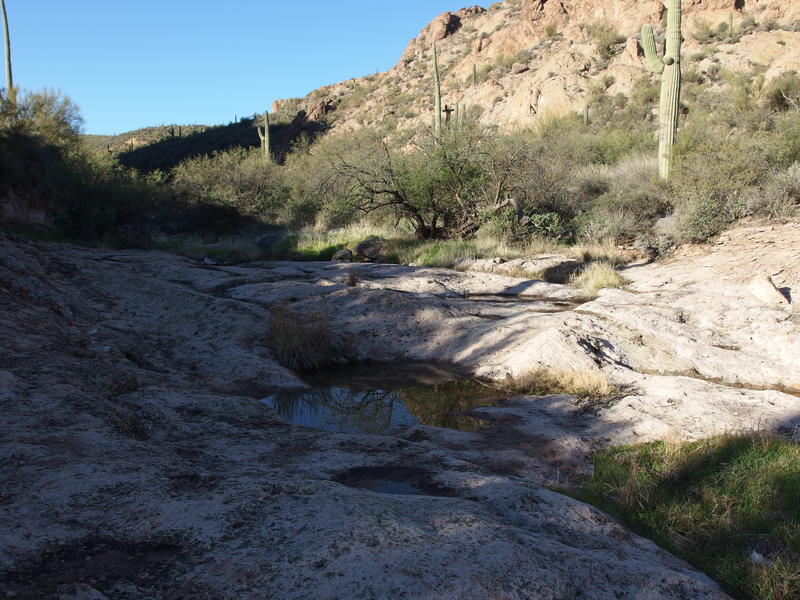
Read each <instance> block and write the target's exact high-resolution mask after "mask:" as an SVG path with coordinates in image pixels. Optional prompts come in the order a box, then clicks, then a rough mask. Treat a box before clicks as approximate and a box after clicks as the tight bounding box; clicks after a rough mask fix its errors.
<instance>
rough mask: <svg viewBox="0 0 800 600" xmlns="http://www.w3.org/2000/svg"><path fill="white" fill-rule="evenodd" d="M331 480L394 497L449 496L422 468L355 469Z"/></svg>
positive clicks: (446, 490)
mask: <svg viewBox="0 0 800 600" xmlns="http://www.w3.org/2000/svg"><path fill="white" fill-rule="evenodd" d="M333 480H334V481H336V482H338V483H341V484H344V485H346V486H349V487H353V488H358V489H362V490H369V491H370V492H377V493H379V494H393V495H395V496H452V495H453V492H452V490H450V489H448V488H446V487H444V486H442V485H440V484H438V483H437V482H435V481H434V480H433V479H432V478H431V476H430V475H429V473H427V472H426V471H425V470H423V469H419V468H414V467H406V466H402V465H388V466H383V467H355V468H353V469H349V470H347V471H344V472H342V473H339V475H337V476H336V477H334V479H333Z"/></svg>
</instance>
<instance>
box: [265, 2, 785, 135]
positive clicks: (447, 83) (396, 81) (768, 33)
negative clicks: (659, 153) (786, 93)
mask: <svg viewBox="0 0 800 600" xmlns="http://www.w3.org/2000/svg"><path fill="white" fill-rule="evenodd" d="M683 9H684V37H685V38H686V41H685V43H684V46H683V59H684V72H685V73H690V74H692V75H694V77H695V79H696V78H697V77H702V78H704V79H706V80H707V81H708V82H709V84H710V85H717V84H715V83H714V82H715V81H718V80H719V79H718V77H717V75H718V74H719V73H721V72H724V70H729V71H732V72H736V73H747V72H756V73H760V74H763V75H764V79H765V81H766V82H769V81H770V80H771V79H773V78H775V77H777V76H779V75H780V74H781V73H784V72H786V71H789V70H798V69H800V2H797V1H795V0H684V1H683ZM664 12H665V9H664V7H663V5H662V3H661V2H660V1H659V0H608V1H604V2H597V1H596V0H505V1H504V2H498V3H496V4H493V5H492V6H491V7H489V9H488V10H487V9H483V8H481V7H478V6H473V7H470V8H463V9H461V10H458V11H455V12H446V13H443V14H441V15H439V16H438V17H436V18H435V19H434V20H433V21H432V22H431V23H430V24H429V25H428V26H427V27H425V29H423V30H422V31H421V32H420V34H419V35H418V36H417V37H416V38H415V39H413V40H412V41H411V42H410V43H409V45H408V47H407V48H406V51H405V52H404V53H403V55H402V56H401V57H400V60H399V61H398V63H397V64H396V65H395V66H394V67H393V68H392V69H390V70H389V71H387V72H386V73H380V74H375V75H369V76H367V77H363V78H360V79H353V80H348V81H344V82H341V83H337V84H334V85H330V86H326V87H323V88H320V89H318V90H315V91H313V92H312V93H310V94H309V95H308V96H307V97H305V98H302V99H297V98H295V99H289V100H278V101H276V102H275V103H274V104H273V107H272V108H273V111H275V112H277V113H279V114H288V115H293V114H295V113H297V112H298V111H301V110H302V111H304V113H305V115H304V116H305V117H307V118H308V119H310V120H326V121H328V122H329V123H331V124H332V126H333V128H334V130H336V129H338V130H354V129H358V128H360V127H363V126H368V125H371V124H376V123H384V124H390V125H392V124H395V125H397V126H399V127H401V128H403V127H416V128H422V127H426V126H428V125H429V123H430V121H431V118H432V117H431V104H432V101H431V95H432V79H433V78H432V75H431V47H432V43H433V42H436V43H437V47H438V52H439V64H440V69H441V72H442V86H443V90H442V91H443V102H444V103H445V104H446V105H447V106H449V107H453V106H454V105H455V104H456V103H461V104H464V105H467V106H479V107H480V108H481V109H482V116H481V119H482V121H483V122H484V123H486V124H495V125H500V126H502V127H505V128H509V127H515V126H526V125H530V124H532V123H534V122H535V121H536V119H539V118H541V117H542V116H543V115H548V114H550V115H552V114H556V115H559V114H564V113H566V112H569V111H582V110H583V109H584V107H585V106H586V105H587V103H589V99H590V96H591V94H592V90H593V89H596V87H597V86H598V84H599V82H602V85H603V87H605V88H607V89H606V93H608V94H611V95H616V94H619V93H622V94H626V95H628V94H630V92H631V91H632V89H633V88H634V86H635V85H636V84H637V82H640V81H641V80H642V78H643V77H645V78H648V77H650V76H651V75H650V72H649V71H648V70H647V68H646V66H645V63H644V59H643V52H642V49H641V45H640V40H639V35H640V34H639V31H640V29H641V26H642V25H643V24H645V23H651V24H653V25H654V27H655V29H656V33H657V34H658V33H659V32H663V17H664ZM731 17H732V19H733V30H732V31H731V30H730V29H729V22H730V19H731Z"/></svg>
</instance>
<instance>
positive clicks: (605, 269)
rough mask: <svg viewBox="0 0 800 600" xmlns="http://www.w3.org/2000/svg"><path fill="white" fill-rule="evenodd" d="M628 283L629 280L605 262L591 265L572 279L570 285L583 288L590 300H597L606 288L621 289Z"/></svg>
mask: <svg viewBox="0 0 800 600" xmlns="http://www.w3.org/2000/svg"><path fill="white" fill-rule="evenodd" d="M626 283H628V280H627V279H625V278H624V277H623V276H622V275H620V274H619V272H618V271H617V270H616V269H615V268H614V267H613V266H611V265H610V264H608V263H605V262H594V263H591V264H590V265H589V266H588V267H586V268H585V269H583V270H582V271H581V272H580V273H577V274H575V275H574V276H573V277H572V278H571V279H570V285H573V286H575V287H578V288H581V289H582V290H583V292H584V294H585V295H586V297H588V298H596V297H597V293H598V292H599V291H600V290H602V289H604V288H620V287H622V286H623V285H625V284H626Z"/></svg>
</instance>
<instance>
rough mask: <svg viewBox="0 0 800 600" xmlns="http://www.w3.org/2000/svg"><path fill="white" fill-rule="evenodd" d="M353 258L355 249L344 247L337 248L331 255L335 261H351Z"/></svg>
mask: <svg viewBox="0 0 800 600" xmlns="http://www.w3.org/2000/svg"><path fill="white" fill-rule="evenodd" d="M352 260H353V251H352V250H350V249H349V248H342V249H341V250H337V251H336V252H335V253H334V255H333V256H332V257H331V261H333V262H350V261H352Z"/></svg>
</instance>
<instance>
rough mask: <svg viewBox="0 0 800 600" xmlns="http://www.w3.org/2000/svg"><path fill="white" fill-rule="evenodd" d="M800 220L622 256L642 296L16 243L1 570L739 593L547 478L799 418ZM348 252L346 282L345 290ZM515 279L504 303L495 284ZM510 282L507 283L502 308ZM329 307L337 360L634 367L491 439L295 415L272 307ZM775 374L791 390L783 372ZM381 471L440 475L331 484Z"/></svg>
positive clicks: (152, 593) (308, 594)
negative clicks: (670, 440) (274, 344)
mask: <svg viewBox="0 0 800 600" xmlns="http://www.w3.org/2000/svg"><path fill="white" fill-rule="evenodd" d="M798 265H800V226H799V225H798V224H788V225H784V226H774V227H754V226H753V227H749V228H740V229H737V230H734V231H732V232H730V233H728V234H727V235H726V239H725V240H724V243H723V244H720V245H716V246H710V247H696V248H688V249H685V250H682V251H681V252H680V253H679V254H677V255H676V256H675V257H673V258H671V259H670V260H668V261H665V262H662V263H657V264H650V265H639V266H631V267H629V268H627V269H626V270H625V276H626V277H627V278H628V279H630V280H631V281H632V283H631V285H630V286H629V288H627V289H625V290H609V291H604V292H602V293H601V294H600V297H599V298H598V299H596V300H593V301H591V302H585V303H580V301H579V298H578V296H579V294H578V292H577V290H573V289H571V288H569V287H567V286H561V285H556V284H549V283H544V282H541V281H530V280H524V279H515V278H511V277H507V276H504V275H499V274H495V273H482V272H454V271H447V270H442V269H424V268H415V267H403V266H393V265H379V264H363V265H361V264H359V265H342V264H335V263H252V264H249V265H240V266H214V265H206V264H202V263H197V262H194V261H190V260H187V259H183V258H180V257H176V256H173V255H169V254H166V253H160V252H145V251H114V252H109V251H100V250H91V249H84V248H78V247H73V246H67V245H58V244H44V243H38V242H30V241H23V240H17V239H9V238H0V414H1V415H2V417H1V418H2V438H0V538H1V539H2V544H0V588H2V589H3V590H4V591H7V592H10V593H11V594H16V595H15V596H14V595H12V596H10V597H16V598H31V599H33V598H36V599H40V598H50V597H54V598H72V599H76V598H82V599H88V598H114V599H117V598H121V599H145V598H147V599H154V598H165V599H166V598H169V599H174V598H215V599H216V598H276V599H277V598H314V599H323V598H403V597H406V598H430V599H434V598H436V599H442V598H453V599H456V598H458V599H473V598H474V599H484V598H514V599H516V598H520V599H521V598H537V599H538V598H548V599H556V598H582V599H588V598H596V599H606V598H630V599H633V598H636V599H646V598H653V599H656V598H676V599H677V598H685V599H690V598H691V599H694V598H725V595H724V594H723V593H722V592H721V591H720V590H719V589H718V588H717V586H716V585H715V584H714V583H713V582H711V581H710V580H708V578H706V577H705V576H704V575H702V574H700V573H697V572H696V571H694V570H692V569H691V568H690V567H688V566H687V565H686V564H684V563H682V562H681V561H679V560H677V559H675V558H674V557H672V556H670V555H668V554H667V553H666V552H664V551H662V550H660V549H659V548H657V547H656V546H655V545H654V544H652V543H650V542H648V541H645V540H643V539H641V538H639V537H637V536H635V535H633V534H632V533H630V532H628V531H627V530H626V529H625V528H623V527H622V526H620V525H619V524H617V523H616V522H615V521H614V520H613V519H611V518H609V517H607V516H605V515H603V514H602V513H600V512H599V511H597V510H595V509H593V508H590V507H588V506H586V505H584V504H582V503H580V502H577V501H575V500H572V499H570V498H567V497H565V496H561V495H558V494H555V493H553V492H550V491H548V490H546V489H545V488H543V487H542V485H543V484H544V483H554V482H562V483H563V482H564V481H565V480H566V479H569V478H570V477H572V476H574V475H576V474H580V473H585V472H588V471H589V470H590V461H589V457H590V452H591V450H592V449H594V448H596V447H599V446H604V445H608V444H615V443H621V442H630V441H636V440H652V439H658V438H662V437H665V436H678V437H685V438H695V437H699V436H706V435H710V434H714V433H719V432H723V431H730V430H735V429H739V428H751V427H754V426H759V427H778V428H785V429H787V430H791V429H792V428H794V427H795V426H796V425H797V424H798V423H800V398H798V397H797V396H795V395H792V394H789V393H786V390H789V389H791V388H794V389H797V388H798V386H800V360H798V357H800V335H798V334H800V312H798V311H797V310H796V305H795V303H794V301H793V302H792V303H787V304H769V303H764V302H763V301H761V300H759V299H758V298H757V297H755V296H754V295H753V294H752V293H751V292H750V291H749V290H748V286H749V284H750V282H751V280H752V279H753V277H755V276H757V275H767V276H770V277H771V278H772V280H773V281H774V283H775V285H776V286H777V288H778V289H780V290H781V293H783V294H785V295H786V296H787V299H788V298H790V297H791V296H792V295H793V294H794V295H795V296H796V295H797V294H798V290H800V267H798ZM347 270H356V271H357V272H358V278H359V281H358V283H357V285H355V286H347V285H345V284H343V283H342V281H343V278H344V276H345V272H346V271H347ZM504 296H505V298H504ZM498 298H499V299H500V300H502V301H498ZM276 303H284V304H286V305H288V306H289V307H291V308H292V309H293V310H294V311H295V312H296V313H297V314H299V315H303V314H304V313H306V312H311V311H322V312H325V313H326V314H327V315H328V318H329V321H330V328H331V330H332V332H333V334H334V335H335V336H336V338H337V339H338V340H339V342H340V343H341V348H342V355H341V357H342V358H343V359H348V360H354V359H358V360H364V359H372V360H394V361H408V360H425V361H442V362H452V363H456V364H457V365H458V366H460V367H461V368H463V369H465V370H470V371H473V372H475V373H478V374H482V375H485V376H490V377H495V378H503V377H505V376H506V374H510V375H519V374H522V373H524V372H525V371H528V370H530V369H533V368H535V367H537V366H551V367H557V368H561V369H564V368H572V369H598V370H602V371H603V372H605V373H607V374H608V376H609V377H610V378H611V379H612V380H614V381H616V382H618V383H623V384H627V385H629V386H630V388H629V395H628V396H626V397H624V398H622V399H619V400H617V401H615V402H613V403H611V404H610V405H608V406H605V407H596V408H595V409H593V410H589V411H587V410H584V409H583V408H581V407H579V406H578V405H577V404H576V403H575V401H574V400H573V399H571V398H570V397H568V396H563V395H554V396H547V397H544V398H534V397H518V398H512V399H509V400H508V401H507V402H504V403H501V405H500V406H497V407H494V408H486V409H477V410H476V413H480V414H481V415H483V416H484V418H486V420H488V421H489V422H490V425H489V426H488V427H487V428H485V429H481V430H478V431H475V432H469V433H465V432H456V431H450V430H443V429H437V428H433V427H425V426H415V427H410V428H408V429H406V430H402V431H398V432H394V433H393V434H392V435H372V436H369V435H345V434H332V433H326V432H323V431H317V430H311V429H306V428H301V427H296V426H293V425H290V424H287V423H285V422H283V421H282V420H281V419H279V418H278V417H277V415H275V414H274V413H272V412H271V411H270V410H269V409H268V408H266V407H265V406H264V405H263V404H262V403H260V402H258V400H257V399H258V398H261V397H264V396H266V395H267V394H268V393H270V392H273V391H277V390H287V389H300V388H302V387H304V385H305V384H304V383H302V382H301V381H300V380H299V379H298V378H297V377H296V376H295V375H294V373H292V372H290V371H288V370H286V369H284V368H282V367H280V366H278V365H277V364H276V363H275V362H274V361H272V359H271V357H270V353H269V350H268V344H267V341H268V337H269V331H268V328H267V322H268V319H267V316H268V312H269V308H270V307H271V306H274V305H275V304H276ZM781 390H784V391H781ZM364 467H370V468H371V471H370V473H372V474H373V475H375V476H381V477H385V478H387V479H401V480H404V481H407V482H409V483H410V484H413V485H415V486H417V487H418V488H419V489H421V490H422V491H423V492H425V495H418V496H398V495H389V494H383V493H376V492H372V491H368V490H365V489H358V488H355V487H351V486H349V485H345V484H344V483H340V482H342V481H343V482H350V481H351V480H352V479H353V477H356V478H357V477H358V474H359V473H360V472H361V471H359V469H360V468H364Z"/></svg>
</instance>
